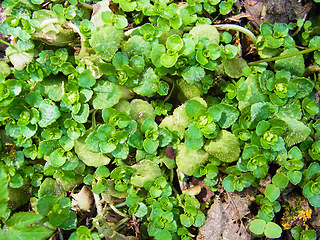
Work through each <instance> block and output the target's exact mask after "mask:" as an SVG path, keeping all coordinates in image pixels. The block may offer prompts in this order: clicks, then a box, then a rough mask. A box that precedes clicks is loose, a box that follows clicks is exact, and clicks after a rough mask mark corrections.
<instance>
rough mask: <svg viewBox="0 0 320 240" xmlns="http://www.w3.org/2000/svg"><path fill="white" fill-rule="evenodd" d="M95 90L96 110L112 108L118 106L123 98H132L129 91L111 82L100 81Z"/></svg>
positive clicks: (94, 103)
mask: <svg viewBox="0 0 320 240" xmlns="http://www.w3.org/2000/svg"><path fill="white" fill-rule="evenodd" d="M93 90H94V96H93V107H94V108H95V109H103V108H110V107H112V106H114V105H115V104H117V103H118V102H119V100H120V99H121V98H124V99H129V98H130V91H129V90H128V89H126V88H124V87H120V86H119V85H116V84H115V83H112V82H109V81H99V82H98V83H97V85H96V86H95V88H94V89H93Z"/></svg>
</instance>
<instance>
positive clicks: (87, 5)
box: [80, 3, 93, 10]
mask: <svg viewBox="0 0 320 240" xmlns="http://www.w3.org/2000/svg"><path fill="white" fill-rule="evenodd" d="M80 6H82V7H84V8H86V9H89V10H93V6H92V5H90V4H88V3H81V4H80Z"/></svg>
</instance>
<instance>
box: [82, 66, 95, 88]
mask: <svg viewBox="0 0 320 240" xmlns="http://www.w3.org/2000/svg"><path fill="white" fill-rule="evenodd" d="M78 81H79V82H78V84H79V86H80V87H85V88H90V87H92V86H93V85H94V84H95V83H96V79H95V78H94V77H93V76H92V72H91V70H90V69H85V70H84V71H83V72H82V73H81V74H80V75H79V77H78Z"/></svg>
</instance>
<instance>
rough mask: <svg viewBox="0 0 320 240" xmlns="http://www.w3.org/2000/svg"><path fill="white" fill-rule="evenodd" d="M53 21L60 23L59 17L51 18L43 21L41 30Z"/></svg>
mask: <svg viewBox="0 0 320 240" xmlns="http://www.w3.org/2000/svg"><path fill="white" fill-rule="evenodd" d="M52 23H59V20H58V18H49V19H46V20H44V21H42V22H41V24H40V27H39V30H41V29H43V28H44V27H45V26H47V25H49V24H52Z"/></svg>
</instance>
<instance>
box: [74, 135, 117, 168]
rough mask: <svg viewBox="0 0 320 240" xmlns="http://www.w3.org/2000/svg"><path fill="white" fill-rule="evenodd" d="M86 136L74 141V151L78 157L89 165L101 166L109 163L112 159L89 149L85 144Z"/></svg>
mask: <svg viewBox="0 0 320 240" xmlns="http://www.w3.org/2000/svg"><path fill="white" fill-rule="evenodd" d="M85 139H86V136H84V137H82V138H79V139H78V140H76V141H75V142H74V151H75V153H76V154H77V156H78V158H79V159H80V160H81V161H82V162H84V163H85V164H86V165H87V166H93V167H100V166H103V165H108V164H109V162H110V161H111V159H110V158H109V157H107V156H105V155H103V154H102V153H100V152H99V153H94V152H91V151H90V150H88V149H87V147H86V144H85Z"/></svg>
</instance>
